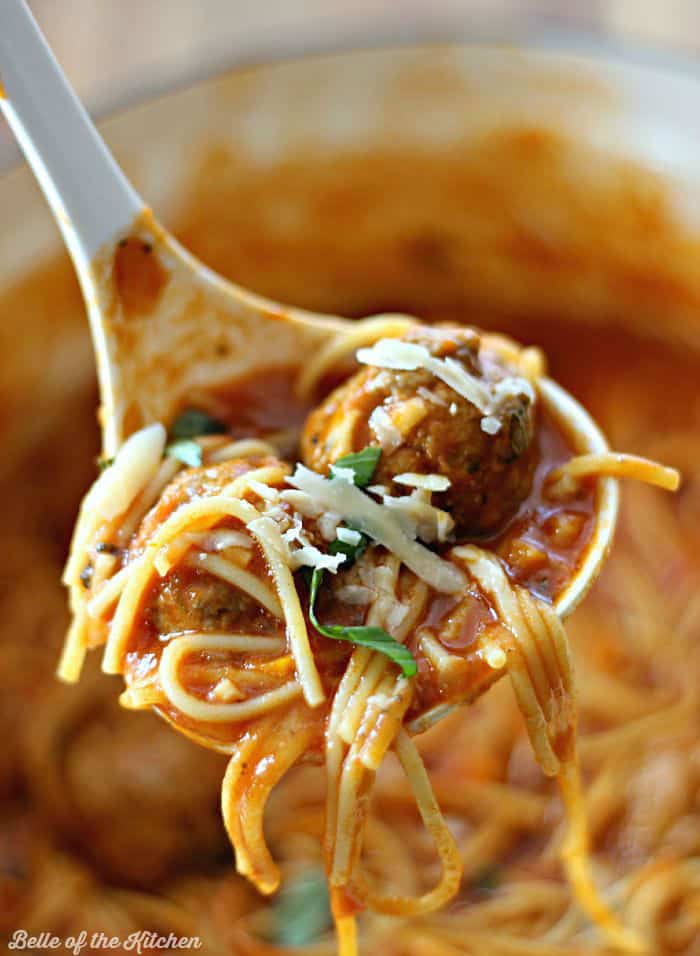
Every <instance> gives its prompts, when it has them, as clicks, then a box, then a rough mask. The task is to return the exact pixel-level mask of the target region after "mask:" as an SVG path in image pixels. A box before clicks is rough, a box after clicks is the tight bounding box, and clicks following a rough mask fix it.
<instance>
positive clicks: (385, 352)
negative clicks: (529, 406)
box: [357, 339, 535, 434]
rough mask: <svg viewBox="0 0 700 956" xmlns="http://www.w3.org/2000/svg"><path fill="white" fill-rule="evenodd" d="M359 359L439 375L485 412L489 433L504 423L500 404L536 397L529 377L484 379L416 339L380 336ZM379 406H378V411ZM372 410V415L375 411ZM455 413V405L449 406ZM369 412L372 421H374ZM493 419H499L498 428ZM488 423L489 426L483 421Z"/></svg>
mask: <svg viewBox="0 0 700 956" xmlns="http://www.w3.org/2000/svg"><path fill="white" fill-rule="evenodd" d="M357 361H358V362H361V363H362V364H363V365H373V366H375V367H377V368H389V369H396V370H401V371H407V372H411V371H415V370H416V369H421V368H422V369H425V370H426V371H428V372H431V373H432V374H433V375H434V376H435V377H436V378H439V379H440V381H442V382H444V383H445V384H446V385H449V387H450V388H451V389H453V390H454V391H455V392H457V394H458V395H461V397H462V398H465V399H466V400H467V401H468V402H471V403H472V405H475V406H476V408H478V409H479V411H480V412H481V413H482V415H483V416H484V418H482V422H481V427H482V428H483V429H484V431H486V432H487V433H488V434H496V432H498V431H499V429H500V427H501V423H500V421H499V420H498V419H497V418H495V413H496V412H498V410H499V409H500V407H501V405H502V404H503V402H504V401H505V400H506V399H507V398H512V397H513V396H516V395H522V396H525V397H526V398H529V399H530V401H534V398H535V393H534V390H533V388H532V385H531V384H530V382H528V381H527V379H524V378H521V377H520V376H515V375H506V376H505V377H504V378H502V379H500V381H493V382H489V381H484V380H482V379H479V378H477V377H476V376H475V375H472V374H471V372H468V371H467V370H466V368H464V366H463V365H462V363H461V362H457V361H455V359H453V358H450V357H447V358H444V359H442V358H436V357H435V356H434V355H431V354H430V352H429V351H428V349H427V348H425V346H423V345H418V344H416V343H415V342H401V341H399V340H397V339H380V340H379V341H378V342H376V343H375V344H374V345H373V346H371V348H363V349H358V350H357ZM376 411H377V409H375V412H376ZM375 412H373V413H372V416H373V415H374V414H375ZM450 412H451V413H452V408H451V407H450ZM372 416H370V425H372ZM494 422H496V423H497V426H498V427H497V428H496V429H495V431H493V430H491V429H493V428H494ZM484 423H486V426H485V425H484Z"/></svg>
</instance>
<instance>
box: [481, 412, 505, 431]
mask: <svg viewBox="0 0 700 956" xmlns="http://www.w3.org/2000/svg"><path fill="white" fill-rule="evenodd" d="M481 430H482V432H486V434H487V435H497V434H498V433H499V431H500V430H501V423H500V422H499V420H498V419H497V418H495V417H494V416H493V415H487V416H486V417H485V418H482V419H481Z"/></svg>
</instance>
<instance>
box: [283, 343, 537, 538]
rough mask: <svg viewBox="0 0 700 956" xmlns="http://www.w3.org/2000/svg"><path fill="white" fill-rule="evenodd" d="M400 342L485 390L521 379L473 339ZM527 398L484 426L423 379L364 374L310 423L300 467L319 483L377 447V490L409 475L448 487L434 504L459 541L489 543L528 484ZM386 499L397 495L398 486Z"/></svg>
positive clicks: (418, 374)
mask: <svg viewBox="0 0 700 956" xmlns="http://www.w3.org/2000/svg"><path fill="white" fill-rule="evenodd" d="M402 341H407V342H413V343H416V344H418V345H422V346H424V347H426V348H427V349H428V351H429V352H430V353H431V355H433V356H435V357H436V358H441V359H444V358H447V357H449V358H451V359H452V360H455V361H457V362H459V363H460V364H461V365H462V367H463V368H464V369H465V370H466V371H468V372H469V373H471V375H473V376H474V377H475V378H477V379H479V380H480V381H481V382H483V383H485V384H492V383H495V382H497V381H499V380H500V379H502V378H504V377H506V376H513V375H515V374H517V373H516V372H514V370H512V369H510V368H508V367H507V366H506V365H505V364H504V363H503V360H502V359H500V358H499V357H498V356H497V355H496V353H495V352H492V351H487V350H485V349H484V348H483V347H482V343H481V339H480V336H479V335H478V333H476V332H475V331H474V330H472V329H464V328H460V329H445V328H431V329H416V330H414V331H411V332H409V333H408V334H407V335H405V336H404V337H403V339H402ZM528 393H529V389H528V388H527V387H526V388H524V389H523V392H522V394H520V393H517V392H516V394H514V395H512V396H510V397H507V398H505V399H504V400H502V401H501V402H500V403H499V405H498V408H497V410H496V411H495V412H494V413H493V414H492V415H491V416H485V415H484V413H483V412H482V411H480V410H479V408H477V407H476V405H474V404H472V402H470V401H468V400H467V399H466V398H463V397H462V396H461V395H460V394H459V393H458V392H457V391H455V390H454V389H453V388H452V387H451V386H450V385H448V384H446V383H445V382H443V381H442V380H441V379H439V378H438V377H437V376H436V375H435V374H433V372H431V371H429V370H427V369H424V368H419V369H416V370H415V371H398V370H390V369H386V368H375V367H374V366H371V365H368V366H365V367H362V368H360V370H359V371H358V372H356V373H355V374H354V375H353V376H352V377H351V378H349V379H348V380H347V381H346V382H344V383H343V384H342V385H341V386H340V387H339V388H337V389H336V390H335V391H333V392H332V393H331V394H330V395H329V396H328V397H327V398H326V399H325V400H324V401H323V402H322V403H321V404H320V405H319V406H318V407H317V408H316V409H315V410H314V411H313V412H312V413H311V415H310V416H309V418H308V419H307V422H306V426H305V429H304V434H303V439H302V454H303V458H304V461H305V463H306V464H307V465H308V466H309V467H310V468H313V469H314V470H316V471H319V472H322V473H325V472H326V471H327V470H328V468H329V466H330V465H331V464H332V463H333V462H334V461H335V460H336V459H337V458H339V457H341V456H343V455H346V454H348V453H350V452H357V451H360V450H361V449H362V448H364V447H366V446H368V445H373V446H382V449H383V451H382V455H381V458H380V459H379V463H378V466H377V469H376V472H375V475H374V479H373V480H374V482H375V483H377V484H384V485H388V486H391V482H392V479H393V478H394V477H395V476H396V475H400V474H404V473H406V472H417V473H419V474H438V475H442V476H444V477H446V478H449V480H450V487H449V489H448V490H447V491H445V492H441V493H439V494H436V495H435V497H434V499H433V501H434V503H435V504H436V505H437V506H438V507H441V508H444V509H445V510H447V511H449V512H450V513H451V515H452V517H453V519H454V521H455V525H456V531H457V534H458V535H462V536H464V535H484V534H491V533H494V532H496V531H498V530H500V529H501V528H502V527H503V526H504V525H505V524H506V523H507V522H508V520H509V519H510V518H511V517H512V516H513V515H514V514H515V512H516V511H517V509H518V507H519V505H520V504H521V503H522V501H523V500H524V499H525V498H526V496H527V494H528V492H529V490H530V486H531V483H532V474H533V470H534V453H533V452H534V448H533V446H534V442H533V432H534V423H533V419H534V416H533V408H532V402H531V399H530V397H529V394H528ZM486 418H490V419H491V420H490V421H486V420H485V419H486ZM493 419H496V420H497V423H498V424H497V431H496V430H495V429H494V425H495V424H496V423H495V422H494V421H493ZM494 431H495V433H493V432H494ZM392 493H393V494H396V493H398V486H395V487H394V489H393V491H392Z"/></svg>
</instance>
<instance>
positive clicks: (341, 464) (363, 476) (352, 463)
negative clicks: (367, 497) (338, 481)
mask: <svg viewBox="0 0 700 956" xmlns="http://www.w3.org/2000/svg"><path fill="white" fill-rule="evenodd" d="M381 454H382V450H381V448H375V447H374V446H372V445H368V446H367V447H366V448H363V449H362V451H358V452H355V453H354V454H352V455H343V457H342V458H339V459H338V460H337V461H335V462H333V464H334V465H335V466H336V467H337V468H350V469H351V470H352V471H353V472H354V473H355V484H356V485H357V487H358V488H366V487H367V485H368V484H369V483H370V482H371V480H372V478H373V477H374V472H375V471H376V469H377V464H378V462H379V458H380V456H381Z"/></svg>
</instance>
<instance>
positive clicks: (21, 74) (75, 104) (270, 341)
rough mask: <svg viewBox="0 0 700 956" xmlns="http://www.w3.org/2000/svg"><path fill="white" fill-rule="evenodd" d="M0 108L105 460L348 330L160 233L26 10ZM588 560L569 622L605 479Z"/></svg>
mask: <svg viewBox="0 0 700 956" xmlns="http://www.w3.org/2000/svg"><path fill="white" fill-rule="evenodd" d="M2 18H3V22H2V30H1V31H0V108H2V111H3V113H4V114H5V117H6V119H7V120H8V122H9V125H10V127H11V129H12V130H13V132H14V134H15V136H16V138H17V141H18V142H19V145H20V147H21V148H22V150H23V152H24V155H25V157H26V159H27V161H28V163H29V165H30V166H31V168H32V170H33V172H34V175H35V176H36V178H37V180H38V182H39V185H40V186H41V188H42V190H43V192H44V195H45V197H46V199H47V201H48V203H49V206H50V207H51V210H52V212H53V214H54V216H55V218H56V221H57V223H58V226H59V228H60V230H61V232H62V234H63V238H64V240H65V243H66V246H67V247H68V251H69V253H70V255H71V257H72V260H73V263H74V266H75V269H76V271H77V274H78V278H79V280H80V284H81V287H82V291H83V296H84V298H85V302H86V305H87V312H88V318H89V322H90V328H91V332H92V339H93V344H94V349H95V355H96V360H97V371H98V378H99V385H100V397H101V409H100V421H101V425H102V433H103V453H104V455H105V457H108V458H109V457H112V456H113V455H114V454H115V452H116V451H117V449H118V448H119V446H120V445H121V444H122V442H123V441H124V440H125V439H126V438H127V437H128V436H129V435H130V434H132V433H133V432H135V431H137V430H138V429H139V428H142V427H143V426H144V425H147V424H150V423H152V422H154V421H162V422H169V421H172V419H173V417H174V416H175V414H176V412H177V411H178V410H179V408H181V407H182V405H183V403H184V402H185V401H186V400H187V398H188V396H191V395H192V394H193V393H195V392H200V393H201V392H203V391H206V390H207V389H211V388H213V387H216V386H221V385H229V384H231V383H232V382H235V381H236V380H239V379H241V378H242V377H249V376H250V375H251V374H255V373H256V371H257V372H258V373H260V372H262V371H265V372H266V373H267V374H271V375H274V374H275V370H276V369H278V370H279V369H288V368H290V367H297V368H298V367H299V366H300V365H301V364H302V363H303V360H304V357H305V356H309V355H313V354H316V353H317V352H318V351H319V350H320V349H322V348H323V346H324V345H327V344H328V343H329V342H330V340H331V339H332V338H333V337H334V336H336V335H337V333H338V332H340V331H342V330H343V329H345V328H347V325H348V321H349V320H346V319H342V318H338V317H334V316H322V315H317V314H315V313H312V312H308V311H304V310H301V309H296V308H292V307H290V306H286V305H281V304H279V303H276V302H273V301H271V300H269V299H266V298H263V297H262V296H259V295H256V294H254V293H252V292H249V291H247V290H246V289H243V288H241V287H240V286H238V285H235V284H233V283H231V282H229V281H227V280H224V279H223V278H221V277H220V276H218V275H216V274H215V273H214V272H212V271H211V270H210V269H208V268H207V267H206V266H205V265H203V264H202V263H201V262H199V261H198V260H197V259H195V258H194V257H193V256H192V255H191V254H190V253H189V252H187V250H186V249H184V248H183V247H182V246H181V245H180V244H179V243H178V242H177V241H176V240H175V239H174V238H173V236H171V235H170V234H169V233H168V232H167V231H166V230H165V229H164V228H163V227H162V226H160V225H159V224H158V222H157V221H156V220H155V218H154V217H153V215H152V214H151V212H150V210H149V208H148V207H147V206H146V204H145V203H144V201H143V200H142V199H141V197H140V196H139V195H138V193H137V192H136V191H135V189H134V187H133V186H132V185H131V183H130V182H129V181H128V179H127V178H126V176H125V175H124V173H123V172H122V170H121V169H120V168H119V166H118V165H117V163H116V161H115V159H114V157H113V156H112V155H111V153H110V152H109V150H108V148H107V146H106V145H105V143H104V141H103V140H102V138H101V136H100V134H99V133H98V132H97V130H96V128H95V126H94V125H93V123H92V121H91V120H90V118H89V116H88V114H87V112H86V111H85V109H84V107H83V106H82V104H81V103H80V101H79V100H78V98H77V96H76V95H75V93H74V91H73V90H72V89H71V87H70V85H69V83H68V81H67V79H66V77H65V76H64V74H63V72H62V70H61V68H60V66H59V65H58V63H57V62H56V60H55V58H54V56H53V54H52V52H51V50H50V49H49V46H48V44H47V43H46V40H45V39H44V37H43V35H42V33H41V31H40V30H39V27H38V25H37V23H36V21H35V20H34V17H33V16H32V14H31V12H30V10H29V8H28V7H27V5H26V3H25V2H24V0H2ZM538 388H539V390H540V394H541V397H542V400H543V401H544V402H545V404H546V405H547V406H548V407H549V409H550V411H551V412H552V413H553V414H554V415H555V417H557V418H558V419H560V421H562V423H564V424H565V425H566V427H567V429H568V431H569V432H570V434H571V436H572V439H573V442H574V446H575V449H576V452H577V453H579V454H586V453H588V454H598V453H602V452H605V451H607V443H606V441H605V438H604V437H603V435H602V434H601V432H600V431H599V429H598V428H597V426H596V424H595V423H594V422H593V421H592V419H591V418H590V416H589V415H588V413H587V412H586V411H585V410H584V409H583V408H582V407H581V406H580V405H579V404H578V403H577V402H575V400H574V399H573V398H571V396H570V395H568V394H567V393H566V392H565V391H564V390H563V389H561V388H560V387H559V386H558V385H556V384H555V383H554V382H552V381H550V380H548V379H541V380H539V381H538ZM596 506H597V507H596V519H597V520H596V525H595V529H594V531H593V535H592V538H591V542H590V546H589V549H588V552H587V554H586V556H585V558H584V560H583V561H582V562H581V564H580V566H579V568H578V569H577V572H576V574H575V575H574V577H573V578H572V579H571V580H570V582H569V584H568V586H567V587H566V588H565V589H564V590H563V591H562V592H561V593H560V595H559V597H558V600H557V602H556V605H555V607H556V610H557V612H558V613H559V614H560V616H562V617H564V616H566V615H568V614H569V613H570V612H571V611H572V610H573V609H574V607H575V606H576V605H577V604H578V603H579V601H580V600H581V598H582V597H583V596H584V594H585V593H586V591H587V590H588V588H589V587H590V585H591V584H592V583H593V581H594V580H595V578H596V577H597V575H598V572H599V570H600V568H601V566H602V564H603V562H604V560H605V557H606V555H607V552H608V549H609V547H610V543H611V540H612V536H613V532H614V527H615V521H616V517H617V510H618V484H617V481H616V480H615V479H614V478H611V477H602V478H600V479H599V482H598V492H597V502H596Z"/></svg>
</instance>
